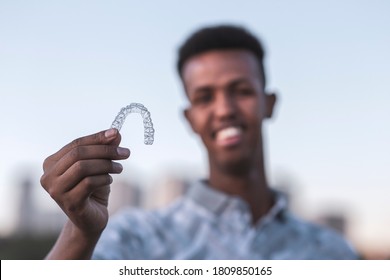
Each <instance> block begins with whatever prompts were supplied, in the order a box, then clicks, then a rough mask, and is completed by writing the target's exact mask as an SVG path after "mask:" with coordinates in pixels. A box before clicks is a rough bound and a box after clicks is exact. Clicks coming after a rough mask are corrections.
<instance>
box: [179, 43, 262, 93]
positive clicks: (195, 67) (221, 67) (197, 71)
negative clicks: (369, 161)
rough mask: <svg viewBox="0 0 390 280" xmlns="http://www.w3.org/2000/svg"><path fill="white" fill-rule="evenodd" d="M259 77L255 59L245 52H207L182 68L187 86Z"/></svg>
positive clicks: (189, 61)
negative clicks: (221, 80)
mask: <svg viewBox="0 0 390 280" xmlns="http://www.w3.org/2000/svg"><path fill="white" fill-rule="evenodd" d="M245 77H248V78H253V77H259V66H258V62H257V60H256V57H255V56H254V55H253V54H252V53H250V52H249V51H246V50H216V51H209V52H205V53H202V54H199V55H196V56H194V57H192V58H190V59H189V60H188V61H187V62H186V63H185V64H184V67H183V80H184V82H185V84H186V85H187V86H191V85H194V83H195V84H198V83H205V82H207V81H210V82H216V81H218V80H219V79H224V78H225V79H226V78H228V79H229V78H233V79H245Z"/></svg>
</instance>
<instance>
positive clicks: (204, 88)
mask: <svg viewBox="0 0 390 280" xmlns="http://www.w3.org/2000/svg"><path fill="white" fill-rule="evenodd" d="M213 89H214V88H213V87H212V86H209V85H204V86H199V87H197V88H195V90H194V91H192V92H191V93H192V94H197V93H204V92H212V91H213Z"/></svg>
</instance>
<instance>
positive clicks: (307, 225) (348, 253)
mask: <svg viewBox="0 0 390 280" xmlns="http://www.w3.org/2000/svg"><path fill="white" fill-rule="evenodd" d="M286 220H287V221H288V228H289V230H288V232H289V233H290V234H291V235H292V236H294V239H295V240H296V242H297V244H300V243H301V244H302V246H303V247H304V248H303V249H305V250H306V251H305V250H303V251H302V252H306V253H307V254H312V258H319V259H356V258H358V255H357V254H356V252H355V250H354V249H353V248H352V246H351V244H350V243H349V242H348V241H347V240H346V239H345V238H344V236H343V235H342V233H340V232H337V231H336V230H334V229H332V228H329V227H326V226H324V225H321V224H318V223H315V222H311V221H307V220H304V219H302V218H299V217H298V216H296V215H294V214H292V213H290V212H287V213H286Z"/></svg>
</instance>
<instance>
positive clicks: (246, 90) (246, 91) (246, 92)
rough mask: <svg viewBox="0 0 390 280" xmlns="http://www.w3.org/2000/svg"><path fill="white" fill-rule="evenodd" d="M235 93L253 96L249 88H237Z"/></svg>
mask: <svg viewBox="0 0 390 280" xmlns="http://www.w3.org/2000/svg"><path fill="white" fill-rule="evenodd" d="M235 92H236V93H237V94H239V95H245V96H246V95H252V94H253V90H252V89H250V88H237V89H236V90H235Z"/></svg>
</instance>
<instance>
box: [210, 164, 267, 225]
mask: <svg viewBox="0 0 390 280" xmlns="http://www.w3.org/2000/svg"><path fill="white" fill-rule="evenodd" d="M210 186H211V187H213V188H215V189H218V190H220V191H223V192H225V193H227V194H230V195H236V196H239V197H241V198H242V199H243V200H244V201H246V202H247V203H248V204H249V207H250V209H251V212H252V221H253V223H255V222H257V221H258V220H259V219H260V218H261V217H262V216H264V215H265V214H266V213H267V212H268V211H269V209H270V208H271V207H272V205H273V203H274V201H273V196H272V192H271V191H270V189H269V188H268V184H267V180H266V176H265V172H264V168H263V167H262V165H261V164H259V165H257V166H253V167H252V168H251V169H250V170H248V172H245V173H243V174H239V175H238V174H234V175H233V174H231V173H227V172H221V171H220V170H217V169H215V168H211V170H210Z"/></svg>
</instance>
